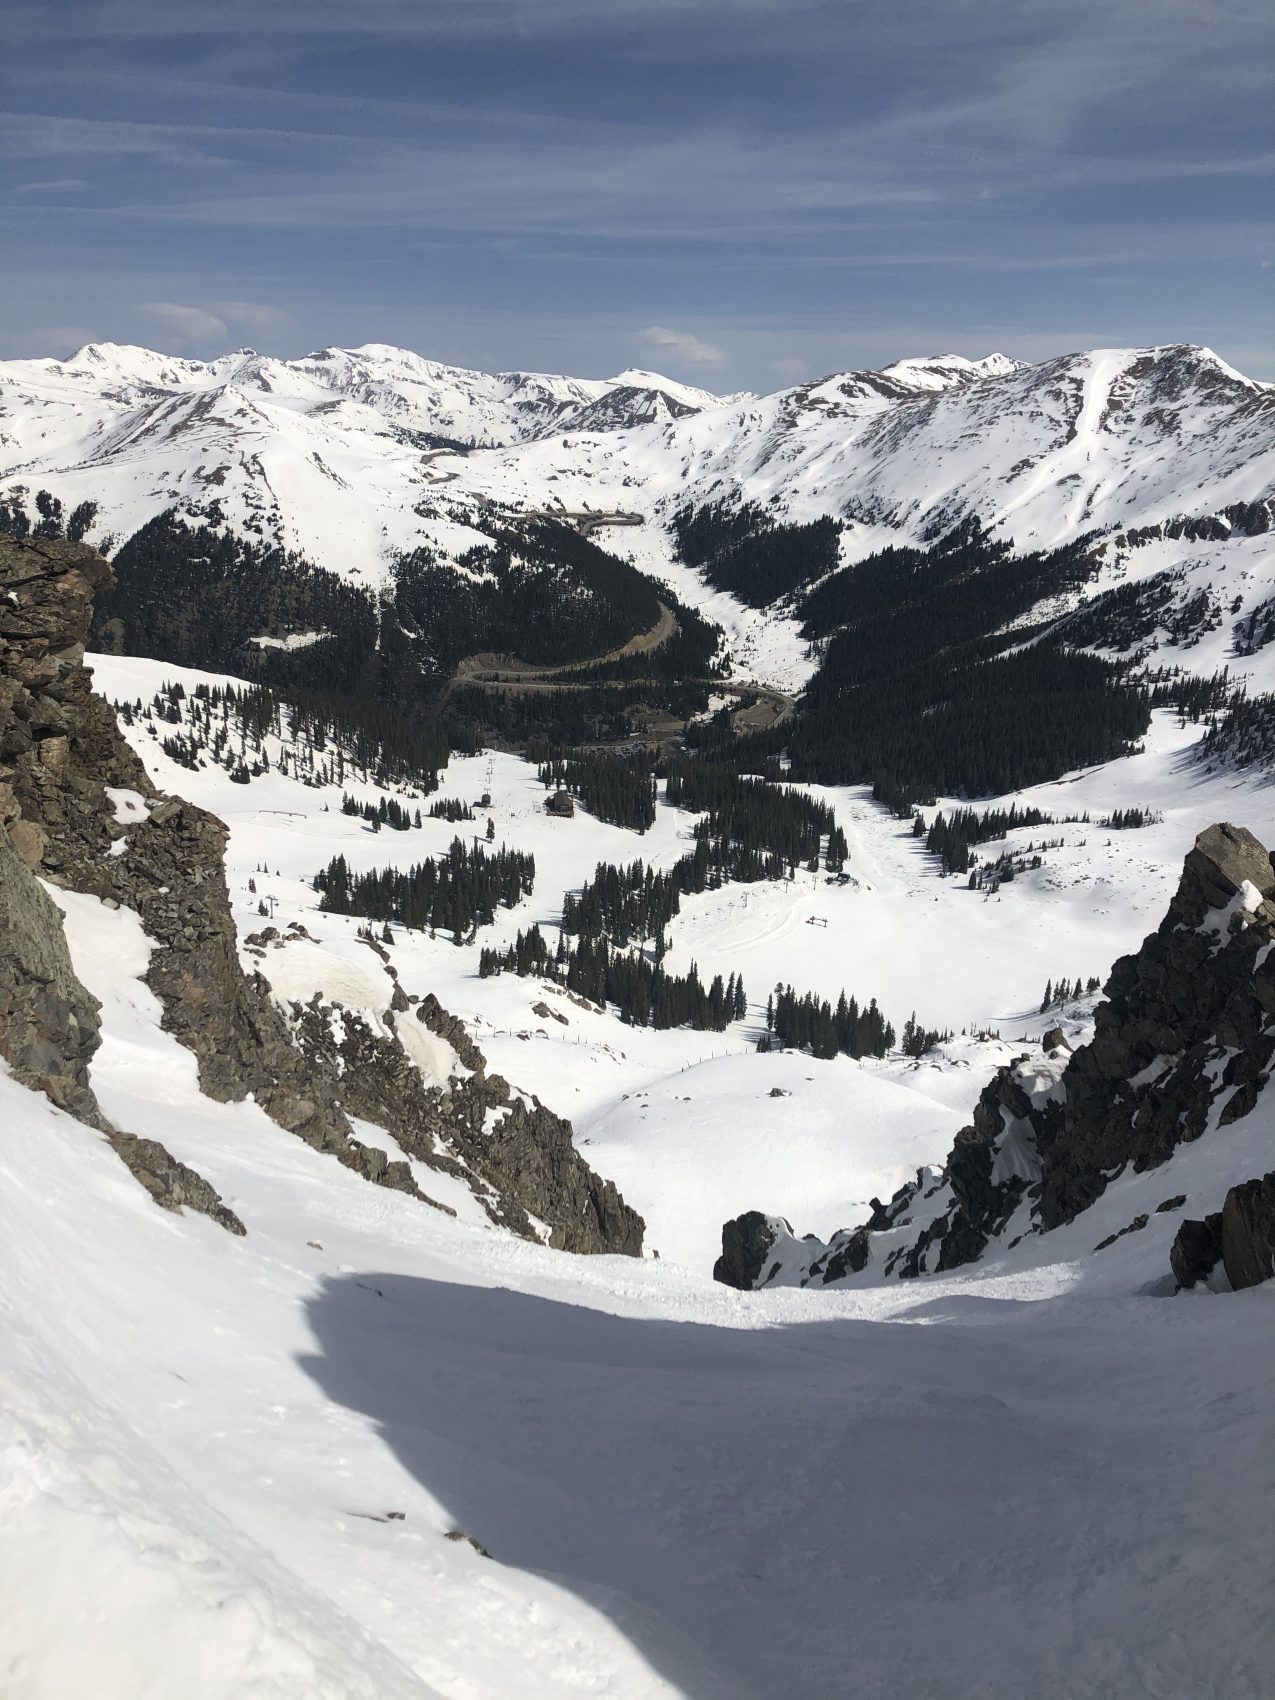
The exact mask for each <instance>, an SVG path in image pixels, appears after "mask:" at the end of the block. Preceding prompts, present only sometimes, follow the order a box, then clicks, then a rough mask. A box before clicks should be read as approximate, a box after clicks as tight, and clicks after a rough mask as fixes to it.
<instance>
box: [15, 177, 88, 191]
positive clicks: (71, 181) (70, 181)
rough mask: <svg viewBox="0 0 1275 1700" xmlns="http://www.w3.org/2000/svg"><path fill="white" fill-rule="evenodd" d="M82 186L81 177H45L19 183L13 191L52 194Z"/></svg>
mask: <svg viewBox="0 0 1275 1700" xmlns="http://www.w3.org/2000/svg"><path fill="white" fill-rule="evenodd" d="M82 188H84V179H83V178H82V177H46V178H43V179H42V180H41V181H39V182H36V183H19V184H18V185H17V187H16V188H15V189H14V191H13V192H14V194H15V195H40V194H45V195H52V194H56V193H58V192H60V191H61V190H64V189H82Z"/></svg>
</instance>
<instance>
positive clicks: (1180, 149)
mask: <svg viewBox="0 0 1275 1700" xmlns="http://www.w3.org/2000/svg"><path fill="white" fill-rule="evenodd" d="M1273 17H1275V14H1273V12H1272V8H1271V5H1270V0H1190V3H1189V4H1188V3H1183V0H1000V3H991V0H930V3H928V4H921V3H918V0H840V3H830V0H459V3H458V0H339V3H338V0H98V3H90V0H38V3H32V0H6V5H5V6H4V7H3V9H2V17H0V49H3V51H0V83H2V84H3V102H2V106H3V111H4V114H5V116H4V117H3V119H2V120H0V140H2V146H0V172H2V176H0V213H2V215H3V218H4V226H5V234H4V241H3V245H2V248H0V354H3V355H10V356H11V355H19V354H60V353H65V352H68V351H69V349H70V348H72V347H74V346H78V344H79V343H81V342H84V341H87V340H93V339H99V340H101V339H107V338H109V339H113V340H117V341H136V342H143V343H146V344H148V345H151V346H155V347H161V348H164V349H167V350H171V351H173V352H180V353H192V354H199V355H206V354H211V353H217V352H221V351H223V350H225V349H226V348H231V347H238V346H240V345H242V344H250V345H251V346H253V347H257V348H262V349H269V350H271V351H274V352H279V353H283V354H297V353H302V352H305V351H307V350H309V349H311V348H315V347H319V346H322V345H324V344H327V343H344V344H351V343H358V342H366V341H383V342H397V343H402V344H404V345H406V346H408V347H412V348H416V349H418V350H420V351H421V352H422V353H426V354H429V355H432V356H434V357H436V358H438V359H443V360H449V361H454V362H457V363H461V364H467V365H475V366H483V367H487V368H492V367H499V368H514V367H523V368H534V369H538V370H554V371H571V372H579V373H581V374H586V375H592V376H604V375H607V374H609V373H610V372H613V371H615V370H618V369H619V368H621V367H624V366H630V365H647V366H651V367H655V368H658V369H661V370H664V371H667V372H669V373H670V374H672V375H674V376H677V377H681V378H684V379H687V380H690V381H693V382H697V383H702V384H704V385H705V386H707V387H709V388H715V389H733V388H739V387H745V386H746V387H749V388H756V389H766V388H774V387H777V386H778V385H780V384H783V383H787V382H791V381H794V380H795V379H797V378H800V377H804V376H811V375H815V374H818V373H822V372H827V371H832V370H836V369H841V368H845V367H852V366H862V365H879V364H882V363H884V362H885V361H887V360H889V359H891V358H895V357H897V356H900V355H903V354H912V353H917V354H920V353H933V352H938V351H949V350H950V351H955V352H958V353H965V354H971V355H975V354H982V353H987V352H989V351H990V350H992V349H993V348H1000V349H1003V350H1004V351H1006V352H1008V353H1012V354H1018V355H1021V356H1024V357H1026V358H1037V357H1041V356H1044V355H1047V354H1049V353H1053V352H1060V351H1063V350H1066V349H1070V348H1077V347H1083V346H1089V345H1093V344H1097V343H1112V342H1117V343H1127V342H1142V343H1150V342H1170V341H1191V342H1204V343H1208V344H1210V345H1211V346H1213V347H1214V348H1216V349H1217V350H1218V351H1219V352H1220V353H1221V354H1223V355H1225V356H1226V357H1227V358H1228V359H1230V360H1232V361H1233V362H1234V363H1235V364H1236V365H1238V366H1240V367H1241V368H1242V369H1244V370H1246V371H1249V372H1250V373H1252V374H1253V375H1254V376H1257V377H1264V378H1268V379H1275V313H1273V311H1272V307H1273V305H1275V303H1273V301H1272V290H1273V287H1275V219H1273V218H1272V214H1273V213H1275V195H1273V193H1272V174H1273V167H1275V88H1273V87H1272V81H1273V79H1272V71H1273V69H1275V25H1273V22H1272V19H1273Z"/></svg>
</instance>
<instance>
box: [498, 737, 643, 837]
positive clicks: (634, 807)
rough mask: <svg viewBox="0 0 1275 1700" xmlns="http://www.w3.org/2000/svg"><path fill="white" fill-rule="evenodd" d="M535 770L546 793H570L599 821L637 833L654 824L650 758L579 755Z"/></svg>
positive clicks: (636, 754) (639, 754)
mask: <svg viewBox="0 0 1275 1700" xmlns="http://www.w3.org/2000/svg"><path fill="white" fill-rule="evenodd" d="M528 754H530V752H528ZM536 771H537V774H538V776H539V779H540V783H541V784H542V785H543V786H545V788H546V789H547V790H561V791H570V792H571V793H572V795H573V796H576V797H578V798H579V799H580V801H581V802H582V803H583V804H584V806H585V808H586V809H588V811H589V813H590V814H592V815H596V816H597V818H598V819H599V820H604V821H609V822H610V823H611V824H612V825H613V826H623V827H628V828H629V830H630V831H632V832H639V833H641V832H645V831H646V830H647V829H648V828H649V827H652V826H654V825H655V759H654V757H653V756H650V755H648V754H645V753H643V752H640V751H635V752H634V753H633V754H632V755H627V756H612V755H603V754H580V753H578V754H575V755H567V756H557V757H554V758H552V759H550V760H545V761H542V762H541V763H540V765H539V767H538V768H537V770H536Z"/></svg>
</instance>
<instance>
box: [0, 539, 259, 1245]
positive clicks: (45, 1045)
mask: <svg viewBox="0 0 1275 1700" xmlns="http://www.w3.org/2000/svg"><path fill="white" fill-rule="evenodd" d="M110 582H111V574H110V568H109V567H108V565H107V564H106V562H105V561H104V560H102V558H101V557H100V556H99V555H96V554H95V553H94V552H93V550H91V549H87V548H85V547H84V546H83V545H80V544H75V543H65V542H55V541H53V540H44V539H38V540H31V541H26V542H22V543H14V542H11V541H9V540H7V539H0V1056H3V1057H4V1059H5V1061H6V1062H7V1063H8V1064H9V1066H10V1067H11V1068H12V1070H13V1072H14V1074H15V1076H16V1077H17V1079H18V1080H20V1081H21V1082H22V1083H23V1084H24V1085H26V1086H29V1087H31V1088H33V1089H34V1090H36V1091H40V1092H43V1093H44V1094H45V1096H46V1097H48V1098H49V1099H50V1100H51V1101H52V1102H53V1103H55V1104H56V1105H58V1107H59V1108H60V1109H64V1110H66V1111H68V1112H69V1113H70V1114H71V1115H74V1116H76V1117H77V1118H78V1119H79V1120H80V1121H83V1122H87V1123H89V1124H90V1125H91V1126H94V1127H97V1128H99V1129H101V1131H102V1132H103V1134H104V1135H105V1137H106V1138H107V1140H108V1141H109V1143H110V1144H111V1146H112V1147H113V1149H114V1150H115V1151H116V1152H117V1154H118V1155H119V1156H120V1157H121V1158H122V1159H123V1161H124V1163H125V1164H126V1165H127V1167H128V1168H129V1169H130V1170H131V1172H132V1173H133V1174H134V1175H135V1176H136V1178H137V1179H138V1180H139V1181H140V1182H141V1184H142V1185H143V1186H144V1187H145V1188H146V1190H147V1192H149V1193H150V1195H151V1197H152V1198H153V1199H154V1200H155V1202H156V1203H157V1204H159V1205H161V1206H162V1207H163V1208H164V1209H166V1210H180V1209H182V1208H188V1209H192V1210H197V1211H199V1212H201V1213H202V1214H204V1215H207V1216H211V1217H212V1218H213V1220H214V1221H215V1222H218V1223H219V1224H220V1225H221V1226H222V1227H224V1228H227V1229H228V1230H229V1231H230V1232H232V1233H236V1234H242V1233H243V1232H244V1227H243V1223H242V1222H240V1220H239V1218H238V1217H237V1216H236V1215H235V1214H234V1212H233V1211H231V1210H228V1209H227V1208H226V1207H225V1206H224V1205H223V1204H222V1201H221V1198H220V1197H219V1195H218V1193H217V1192H216V1190H215V1189H214V1188H213V1187H212V1186H210V1185H209V1184H208V1182H207V1181H206V1180H204V1178H203V1176H202V1175H198V1174H196V1173H195V1171H194V1170H193V1169H191V1168H188V1167H187V1165H186V1164H185V1163H179V1162H178V1161H177V1159H176V1158H175V1157H174V1156H173V1155H172V1153H171V1152H169V1151H168V1150H166V1149H165V1147H164V1146H163V1145H161V1144H160V1143H159V1142H158V1141H157V1140H153V1139H139V1138H138V1137H137V1136H136V1135H135V1134H131V1133H127V1132H121V1131H120V1130H119V1129H117V1128H114V1127H112V1126H111V1124H110V1123H109V1122H108V1121H107V1119H106V1117H105V1116H104V1115H103V1114H102V1111H101V1108H100V1106H99V1104H98V1102H97V1098H96V1096H95V1095H94V1092H93V1089H92V1086H91V1085H90V1082H89V1064H90V1062H91V1060H92V1057H93V1053H94V1052H95V1051H96V1050H97V1047H98V1043H99V1040H98V1032H99V1024H98V1008H99V1005H98V1003H97V1000H96V998H94V997H92V996H91V995H90V993H89V992H88V991H87V990H86V989H85V987H84V986H83V985H82V984H81V982H80V981H79V979H78V978H77V976H76V974H75V970H74V968H73V967H72V964H71V957H70V953H69V951H68V950H67V944H66V936H65V934H64V932H63V930H62V917H61V914H60V912H59V910H58V909H57V906H56V905H55V904H54V902H53V901H52V899H51V898H50V897H49V896H48V894H47V893H46V892H45V890H44V888H43V886H42V885H41V884H40V882H39V880H38V879H37V877H36V875H37V873H39V874H43V875H45V876H46V877H49V878H51V879H55V880H59V881H60V882H61V883H71V882H70V881H69V880H67V879H66V877H65V876H66V874H67V872H68V870H69V868H73V867H75V866H82V865H83V864H84V862H85V861H86V860H93V859H96V858H97V857H100V856H102V855H103V854H104V853H105V851H106V850H107V848H108V847H109V845H110V843H111V827H110V825H109V822H110V818H111V811H110V810H109V809H108V808H107V807H106V795H105V792H104V790H103V783H104V781H105V780H106V779H108V778H109V779H111V780H113V781H115V782H116V783H128V782H129V781H134V782H136V781H140V787H141V788H144V789H146V790H149V787H148V786H146V784H145V776H144V775H143V774H141V772H140V769H139V768H138V767H137V763H136V762H135V761H134V760H133V758H132V756H131V755H130V754H129V752H128V751H127V749H125V748H124V747H123V745H122V741H121V740H120V739H119V736H118V732H117V730H116V727H115V718H114V715H113V714H112V713H111V711H110V709H109V708H108V707H107V706H106V704H105V703H103V702H101V701H99V700H98V699H97V698H95V697H94V696H93V695H92V693H91V691H90V689H89V683H88V675H87V673H86V672H85V669H84V666H83V660H84V641H85V637H86V636H87V633H88V626H89V620H90V617H91V614H92V597H93V592H94V591H95V590H99V589H101V588H102V587H103V586H104V585H107V584H109V583H110ZM86 889H87V888H86Z"/></svg>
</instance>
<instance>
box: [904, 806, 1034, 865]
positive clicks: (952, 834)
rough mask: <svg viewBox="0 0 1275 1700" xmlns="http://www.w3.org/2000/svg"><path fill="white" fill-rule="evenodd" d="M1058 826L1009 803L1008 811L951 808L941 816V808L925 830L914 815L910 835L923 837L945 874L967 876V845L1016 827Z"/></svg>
mask: <svg viewBox="0 0 1275 1700" xmlns="http://www.w3.org/2000/svg"><path fill="white" fill-rule="evenodd" d="M1057 824H1058V823H1057V822H1056V821H1055V819H1054V817H1053V816H1052V815H1047V814H1046V813H1045V812H1044V810H1043V809H1036V808H1021V809H1020V808H1019V807H1018V805H1017V804H1016V803H1011V804H1010V806H1009V808H1008V809H984V811H983V813H982V814H976V813H975V812H974V810H973V809H953V810H952V812H951V814H950V815H948V816H946V817H945V816H944V814H943V811H942V809H940V810H939V812H938V814H937V815H935V817H934V820H933V821H932V823H931V824H930V826H929V828H928V830H927V828H926V825H925V818H924V816H923V815H920V814H918V815H917V816H916V817H915V819H914V820H913V823H912V835H913V837H915V838H920V837H921V836H922V834H924V837H925V848H926V849H927V850H928V851H929V852H930V854H931V855H932V856H938V857H939V858H940V859H941V861H942V863H943V872H944V873H945V874H964V873H968V872H969V869H970V865H971V858H970V845H971V844H981V843H983V842H985V841H986V840H987V839H995V838H1004V837H1006V836H1007V835H1008V834H1009V833H1011V832H1013V831H1014V830H1015V829H1016V828H1017V827H1020V826H1055V825H1057Z"/></svg>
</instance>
